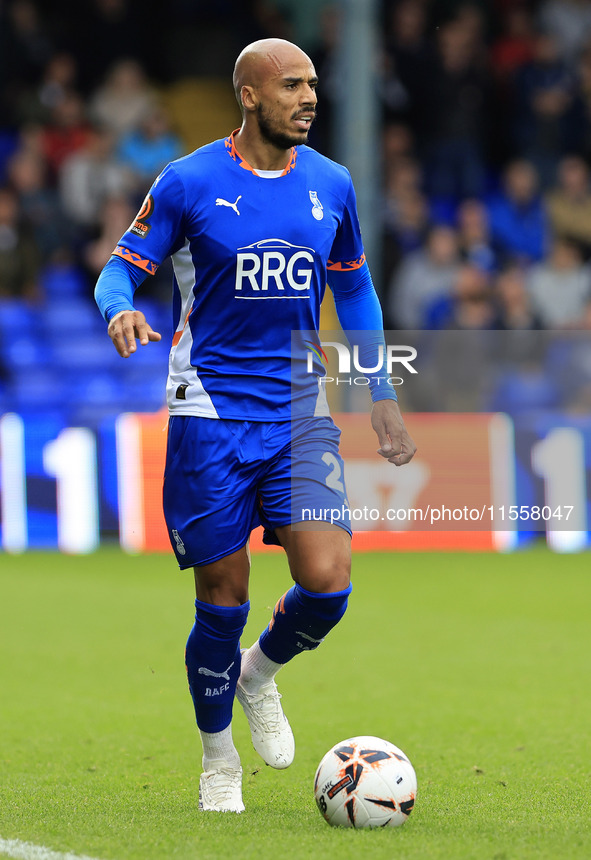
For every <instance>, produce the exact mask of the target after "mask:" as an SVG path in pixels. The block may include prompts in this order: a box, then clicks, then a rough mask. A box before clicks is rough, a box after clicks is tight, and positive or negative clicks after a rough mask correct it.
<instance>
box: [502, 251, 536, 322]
mask: <svg viewBox="0 0 591 860" xmlns="http://www.w3.org/2000/svg"><path fill="white" fill-rule="evenodd" d="M494 297H495V302H496V307H497V315H496V320H495V324H494V328H497V329H501V330H503V331H513V330H520V331H523V330H531V331H537V330H539V329H541V328H542V323H541V320H540V318H539V316H538V315H537V314H536V312H535V311H534V309H533V307H532V303H531V299H530V295H529V292H528V289H527V275H526V270H525V269H524V268H523V266H519V265H518V264H516V263H509V264H508V265H507V266H505V268H504V269H503V271H502V272H500V273H499V275H498V276H497V279H496V283H495V287H494Z"/></svg>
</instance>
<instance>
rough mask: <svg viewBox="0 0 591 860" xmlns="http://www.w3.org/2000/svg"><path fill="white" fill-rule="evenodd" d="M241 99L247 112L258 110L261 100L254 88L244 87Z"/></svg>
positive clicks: (241, 91)
mask: <svg viewBox="0 0 591 860" xmlns="http://www.w3.org/2000/svg"><path fill="white" fill-rule="evenodd" d="M240 99H241V101H242V106H243V107H244V110H245V111H253V110H256V108H257V105H258V103H259V100H258V98H257V96H256V93H255V90H254V87H249V86H246V85H244V86H243V87H242V89H241V90H240Z"/></svg>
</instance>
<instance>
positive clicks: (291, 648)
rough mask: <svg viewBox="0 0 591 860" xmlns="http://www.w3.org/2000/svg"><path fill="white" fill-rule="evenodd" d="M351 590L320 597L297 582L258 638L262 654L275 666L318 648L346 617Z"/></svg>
mask: <svg viewBox="0 0 591 860" xmlns="http://www.w3.org/2000/svg"><path fill="white" fill-rule="evenodd" d="M351 589H352V586H351V585H349V587H348V588H345V589H344V590H343V591H335V592H332V593H329V594H319V593H316V592H314V591H307V590H306V589H305V588H302V586H301V585H298V584H297V583H296V584H295V585H294V586H293V587H292V588H290V589H289V591H288V592H287V593H286V594H284V595H283V597H282V598H281V599H280V600H279V601H278V602H277V605H276V606H275V609H274V610H273V618H272V619H271V621H270V623H269V626H268V627H267V628H266V630H263V632H262V634H261V636H260V638H259V645H260V646H261V650H262V652H263V653H264V654H266V656H267V657H268V658H269V659H270V660H274V661H275V663H287V662H288V661H289V660H291V659H292V657H295V655H296V654H299V653H300V652H301V651H312V650H313V649H314V648H317V647H318V646H319V645H320V643H321V642H322V640H323V639H324V637H325V636H326V634H327V633H329V632H330V631H331V630H332V628H333V627H334V626H335V624H337V623H338V622H339V621H340V620H341V618H342V617H343V615H344V614H345V610H346V608H347V600H348V598H349V594H350V593H351Z"/></svg>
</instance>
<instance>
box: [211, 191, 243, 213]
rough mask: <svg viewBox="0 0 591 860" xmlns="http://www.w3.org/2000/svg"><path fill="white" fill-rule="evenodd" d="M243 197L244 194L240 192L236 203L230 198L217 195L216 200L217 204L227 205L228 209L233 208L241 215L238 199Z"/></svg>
mask: <svg viewBox="0 0 591 860" xmlns="http://www.w3.org/2000/svg"><path fill="white" fill-rule="evenodd" d="M241 199H242V194H239V195H238V197H237V198H236V200H235V201H234V203H230V202H229V201H228V200H224V198H223V197H217V198H216V201H215V205H216V206H227V207H228V209H233V210H234V212H235V213H236V214H237V215H240V212H239V211H238V201H239V200H241Z"/></svg>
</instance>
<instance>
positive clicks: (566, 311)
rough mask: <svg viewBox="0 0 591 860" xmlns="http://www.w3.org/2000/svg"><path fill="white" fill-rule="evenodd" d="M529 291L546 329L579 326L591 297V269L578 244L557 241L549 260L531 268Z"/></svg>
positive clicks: (559, 239) (528, 283) (528, 282)
mask: <svg viewBox="0 0 591 860" xmlns="http://www.w3.org/2000/svg"><path fill="white" fill-rule="evenodd" d="M527 288H528V292H529V295H530V297H531V302H532V307H533V310H534V312H535V313H537V314H538V316H539V318H540V320H541V323H542V325H543V326H544V328H548V329H552V328H564V327H567V326H568V327H576V326H577V325H578V324H579V323H580V321H581V319H582V318H583V314H584V310H585V306H586V304H587V302H588V301H589V299H590V297H591V269H590V268H589V266H588V265H584V264H583V261H582V257H581V252H580V250H579V248H578V246H577V245H576V244H574V243H573V242H571V241H570V240H568V239H561V238H557V239H555V241H554V244H553V246H552V252H551V254H550V257H549V259H548V260H545V261H543V262H541V263H538V264H537V265H536V266H534V267H533V268H532V270H531V272H530V273H529V276H528V279H527Z"/></svg>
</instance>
